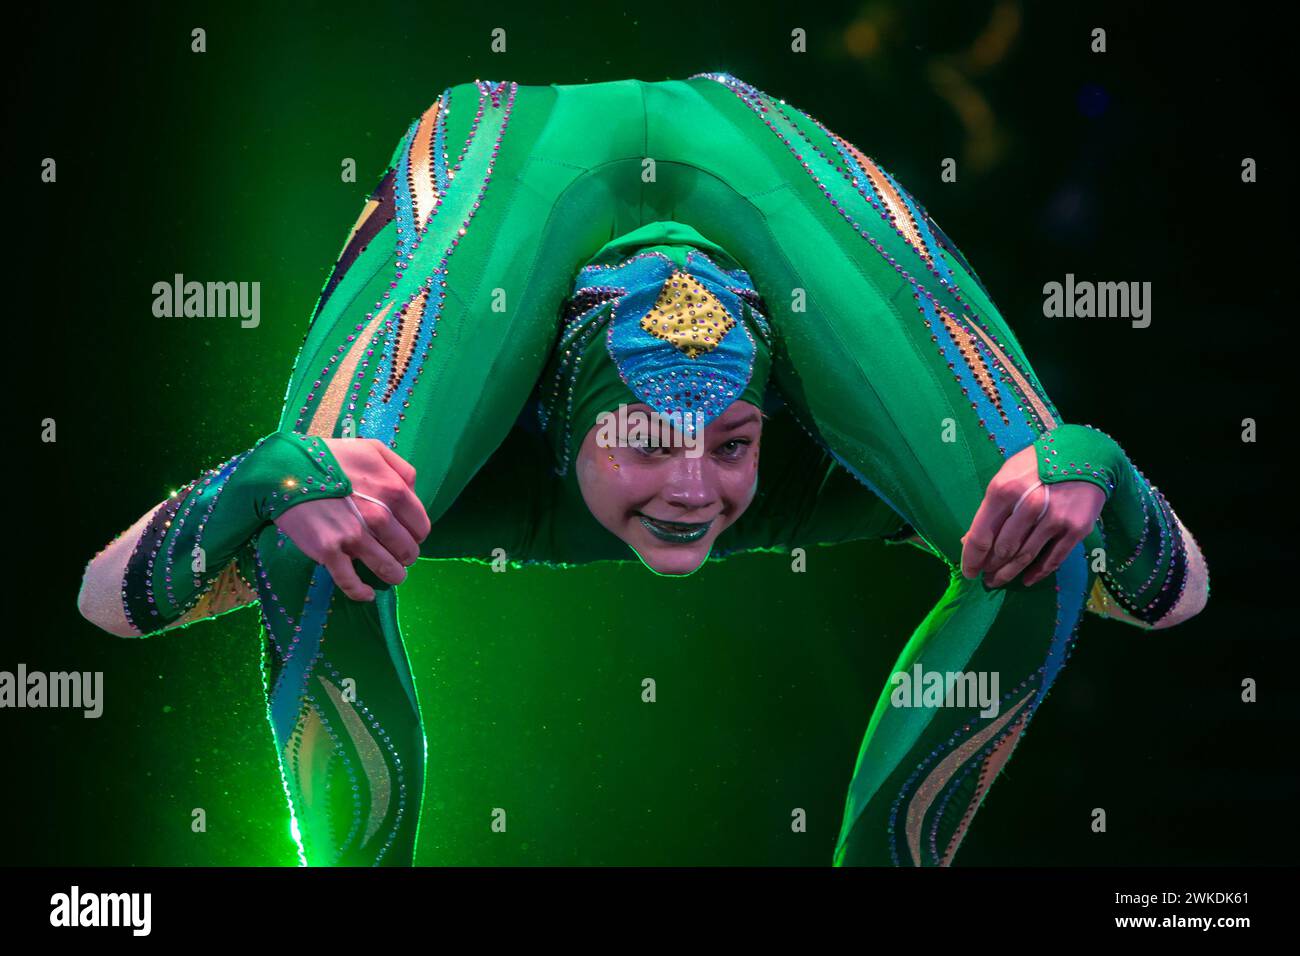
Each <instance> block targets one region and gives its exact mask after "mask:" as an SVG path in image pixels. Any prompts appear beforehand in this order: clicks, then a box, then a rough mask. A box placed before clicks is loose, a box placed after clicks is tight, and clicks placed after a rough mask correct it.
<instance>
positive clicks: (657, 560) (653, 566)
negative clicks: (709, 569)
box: [633, 544, 713, 577]
mask: <svg viewBox="0 0 1300 956" xmlns="http://www.w3.org/2000/svg"><path fill="white" fill-rule="evenodd" d="M633 550H636V553H637V557H639V558H640V559H641V560H642V562H644V564H645V566H646V567H648V568H649V569H650V570H651V571H654V572H655V573H656V574H663V575H669V576H675V577H683V576H685V575H687V574H691V573H693V572H695V571H698V570H699V569H700V567H701V566H702V565H703V564H704V562H705V561H707V560H708V557H709V554H710V552H712V550H713V546H712V545H711V544H710V545H709V546H708V547H706V548H692V549H691V550H689V551H687V550H684V549H679V548H671V549H659V548H655V549H654V550H647V551H645V552H642V551H639V550H637V549H635V548H634V549H633Z"/></svg>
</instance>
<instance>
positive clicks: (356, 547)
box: [343, 533, 406, 584]
mask: <svg viewBox="0 0 1300 956" xmlns="http://www.w3.org/2000/svg"><path fill="white" fill-rule="evenodd" d="M343 553H344V554H346V555H351V556H352V557H354V558H357V559H358V560H359V561H361V563H362V564H364V565H365V566H366V567H368V568H369V569H370V570H371V571H373V572H374V574H375V577H377V578H379V580H381V581H383V582H385V583H386V584H401V583H402V582H403V581H405V580H406V568H404V567H403V566H402V564H401V562H400V561H398V560H397V559H396V558H395V557H393V556H392V554H390V553H389V552H388V550H387V549H386V548H384V546H383V545H381V544H380V543H379V541H378V539H376V538H375V537H374V535H372V534H369V533H364V534H361V535H357V536H356V537H355V538H354V539H352V540H350V541H348V542H347V543H346V544H345V545H344V547H343Z"/></svg>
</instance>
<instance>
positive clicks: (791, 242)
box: [79, 73, 1209, 866]
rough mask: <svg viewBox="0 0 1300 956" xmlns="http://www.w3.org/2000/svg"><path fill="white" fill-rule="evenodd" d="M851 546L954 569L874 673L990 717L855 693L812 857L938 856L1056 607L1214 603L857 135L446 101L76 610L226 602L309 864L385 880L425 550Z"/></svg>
mask: <svg viewBox="0 0 1300 956" xmlns="http://www.w3.org/2000/svg"><path fill="white" fill-rule="evenodd" d="M575 277H576V279H575ZM604 413H613V415H612V417H611V416H609V415H605V414H604ZM646 421H651V422H664V423H669V422H671V423H672V425H671V426H669V427H666V428H665V429H663V430H661V431H658V432H655V431H654V430H650V431H647V430H645V429H644V428H639V427H638V426H637V424H636V423H641V424H642V425H644V423H645V422H646ZM620 423H621V424H620ZM602 427H603V430H602ZM760 445H761V447H762V450H763V454H762V456H761V458H762V462H763V464H762V466H761V467H760V466H759V460H760V454H759V451H760ZM864 537H865V538H883V539H887V540H890V541H904V540H908V541H911V542H912V543H914V544H917V545H918V546H921V547H924V548H925V549H926V550H928V551H930V552H932V553H933V554H934V555H935V556H936V557H937V558H938V559H939V560H942V561H944V562H945V563H946V564H947V565H948V567H949V569H950V571H951V579H950V584H949V587H948V589H947V591H946V593H944V594H943V595H941V596H939V600H938V603H937V604H936V606H935V608H934V610H933V611H931V613H930V614H929V615H928V616H927V617H926V618H925V619H924V621H923V622H922V623H921V624H920V626H919V627H918V629H917V630H916V632H915V633H914V634H913V636H912V638H911V640H909V641H908V642H907V643H906V646H904V647H903V648H901V653H900V656H899V658H898V661H897V664H896V666H895V670H896V672H911V671H912V669H913V666H914V665H916V664H920V665H922V666H923V668H924V669H925V670H926V671H938V672H945V673H947V672H968V673H971V672H991V673H996V674H997V675H999V687H1000V695H999V696H1000V700H999V701H998V706H997V707H996V708H993V710H995V711H996V712H995V713H992V714H991V715H990V713H989V712H987V711H979V710H974V709H971V708H962V707H955V706H953V707H950V706H942V705H941V704H940V703H938V702H934V701H929V700H927V701H926V706H922V707H895V706H893V705H892V704H891V693H890V691H891V686H887V687H886V688H885V692H884V693H883V694H882V695H881V697H880V700H879V702H878V704H877V705H876V708H875V710H874V713H872V714H870V715H869V719H868V715H865V714H864V720H866V722H867V729H866V736H865V739H864V740H863V743H862V748H861V751H860V752H859V754H858V758H857V763H856V766H855V768H854V771H853V776H852V781H851V783H850V787H849V793H848V798H847V801H846V807H845V814H844V820H843V824H842V827H841V831H840V836H839V840H838V841H837V845H836V846H835V847H834V848H831V847H829V846H828V847H827V851H828V860H829V861H833V862H835V863H837V864H880V865H889V864H894V865H902V866H932V865H946V864H949V863H950V862H951V861H952V860H953V857H954V854H955V852H956V850H957V848H958V846H959V845H960V843H961V841H962V838H963V836H964V835H965V833H966V832H967V829H968V827H969V825H970V823H971V820H972V818H973V816H974V815H975V812H976V810H977V809H978V808H979V806H980V805H981V803H982V802H983V800H984V798H985V795H986V792H987V790H988V788H989V787H990V785H991V784H992V782H993V780H994V779H995V777H996V776H997V774H998V772H999V771H1000V770H1001V769H1002V768H1003V767H1004V766H1005V764H1006V762H1007V760H1008V759H1009V758H1010V756H1011V754H1012V751H1013V750H1014V749H1015V747H1016V744H1017V742H1018V741H1019V740H1020V738H1021V737H1022V736H1023V734H1024V733H1025V729H1026V727H1027V726H1028V724H1029V722H1030V721H1031V720H1032V718H1033V715H1034V714H1035V712H1036V711H1037V710H1038V707H1039V706H1040V705H1041V704H1042V702H1043V700H1044V698H1045V697H1046V695H1047V693H1048V690H1049V689H1050V688H1051V686H1052V684H1053V681H1054V680H1055V679H1056V677H1057V675H1058V673H1059V672H1060V670H1061V667H1062V666H1063V664H1064V663H1065V661H1066V658H1067V656H1068V655H1069V651H1070V647H1071V644H1072V641H1073V639H1074V634H1075V631H1076V628H1077V626H1078V623H1079V621H1080V618H1081V616H1082V614H1083V612H1084V611H1085V610H1089V611H1093V612H1095V613H1097V614H1100V615H1104V616H1107V617H1110V618H1114V619H1117V620H1119V621H1122V622H1125V623H1127V624H1130V625H1136V626H1138V627H1142V628H1163V627H1169V626H1171V625H1173V624H1177V623H1178V622H1180V621H1183V620H1185V619H1186V618H1188V617H1190V616H1191V615H1194V614H1196V613H1197V612H1198V611H1200V609H1201V608H1202V607H1203V606H1204V604H1205V602H1206V599H1207V596H1208V591H1209V587H1208V576H1207V572H1206V566H1205V561H1204V559H1203V557H1202V555H1201V553H1200V550H1199V549H1198V547H1197V545H1196V542H1195V541H1194V540H1193V538H1192V536H1191V534H1190V533H1189V532H1188V531H1187V529H1186V528H1185V527H1184V526H1183V524H1182V523H1181V522H1180V521H1179V519H1178V517H1177V515H1175V513H1174V511H1173V509H1172V508H1171V507H1170V505H1169V503H1168V502H1166V501H1165V499H1164V498H1163V496H1162V495H1161V494H1160V493H1159V491H1158V490H1157V489H1156V488H1155V486H1153V485H1152V484H1150V483H1149V482H1148V481H1147V480H1146V478H1145V477H1144V476H1143V475H1142V473H1141V472H1140V471H1138V470H1137V468H1136V467H1134V465H1133V464H1132V463H1131V462H1130V460H1129V458H1128V457H1127V455H1126V454H1125V453H1124V451H1123V450H1122V449H1121V448H1120V447H1119V445H1118V444H1116V442H1115V441H1113V440H1112V439H1111V438H1110V437H1108V436H1107V435H1106V434H1104V433H1102V432H1101V431H1099V430H1096V429H1093V428H1091V427H1089V426H1086V425H1081V424H1071V423H1067V422H1066V421H1064V420H1063V418H1062V416H1061V414H1060V413H1059V412H1058V411H1057V409H1056V408H1055V406H1054V405H1053V404H1052V402H1051V400H1050V399H1049V398H1048V396H1047V394H1046V392H1045V391H1044V390H1043V387H1042V385H1041V383H1040V382H1039V381H1038V378H1037V376H1036V375H1035V374H1034V370H1033V368H1032V367H1031V366H1030V364H1029V362H1028V360H1027V359H1026V358H1025V356H1024V354H1023V353H1022V352H1021V350H1020V347H1019V345H1018V343H1017V341H1016V338H1015V336H1014V335H1012V333H1011V330H1010V329H1009V328H1008V327H1007V325H1006V323H1005V322H1004V321H1003V319H1002V317H1001V316H1000V315H999V313H998V311H997V309H996V308H995V307H994V305H993V303H992V301H991V300H990V298H989V296H988V294H987V292H986V291H985V289H984V288H983V286H982V285H981V283H980V281H979V279H978V278H977V277H976V275H975V273H974V272H973V271H972V270H971V268H970V267H969V266H968V265H967V264H966V261H965V259H964V258H963V257H962V255H961V253H960V252H958V250H957V249H956V247H955V246H954V245H953V243H952V242H951V241H950V240H949V239H948V238H947V237H946V236H945V235H944V234H943V232H941V231H940V229H939V227H938V226H937V225H936V224H935V222H934V221H933V219H931V217H930V216H929V215H928V214H927V213H926V211H925V209H924V208H923V207H922V206H921V205H920V204H919V203H917V201H916V200H915V199H914V198H913V197H912V196H911V195H909V194H908V193H907V192H906V191H904V189H903V188H902V187H901V186H900V185H899V183H898V182H897V181H895V179H894V178H893V177H892V176H891V175H890V174H889V173H888V172H886V171H885V170H884V169H883V168H881V166H880V165H879V164H877V163H875V162H873V161H872V160H871V159H870V158H869V157H867V156H866V155H864V154H863V153H862V152H861V151H860V150H859V149H857V148H856V147H855V146H854V145H853V144H851V143H849V142H847V141H846V140H844V139H843V138H841V137H840V136H838V135H836V134H835V133H834V132H833V131H831V130H830V129H828V128H827V127H825V126H824V125H822V124H821V123H819V122H818V121H817V120H816V119H814V118H813V117H812V116H810V115H809V114H807V113H805V112H803V111H801V110H799V109H796V108H795V107H794V106H792V105H790V104H788V103H786V102H784V101H783V100H779V99H775V98H773V97H772V96H770V95H769V94H767V93H765V92H763V91H761V90H759V89H756V88H755V87H752V86H750V85H748V84H746V83H744V82H742V81H741V80H739V79H737V78H736V77H734V76H731V75H729V74H726V73H702V74H697V75H695V76H692V77H690V78H689V79H686V80H674V81H666V82H656V83H646V82H641V81H637V80H624V81H619V82H607V83H594V84H587V85H573V86H556V85H551V86H521V85H519V84H516V83H509V82H500V83H496V82H486V81H475V82H472V83H464V84H461V85H458V86H453V87H451V88H450V89H447V90H446V91H444V92H443V93H442V95H441V96H439V97H438V98H437V99H436V100H435V101H434V103H433V105H432V106H430V107H429V109H428V110H427V111H426V112H425V113H424V114H423V115H422V116H420V117H418V118H416V119H415V120H414V121H413V122H412V123H411V124H410V126H409V128H408V129H407V131H406V133H405V135H404V136H403V137H402V140H401V142H400V143H399V144H398V146H397V149H396V151H395V152H394V153H393V156H392V160H391V162H390V164H389V168H388V170H387V172H386V173H385V175H384V176H383V178H382V181H381V182H380V183H379V186H378V188H377V189H375V191H374V193H373V195H372V196H371V198H370V200H369V202H368V203H367V204H366V206H365V208H364V209H363V210H362V212H361V216H360V218H359V220H358V221H357V223H356V225H355V226H354V228H353V230H352V233H351V235H350V236H349V238H348V240H347V242H346V243H345V245H344V248H343V251H342V254H341V256H340V258H339V261H338V263H337V264H336V266H335V268H334V269H333V272H332V273H331V275H330V278H329V280H328V282H327V283H326V285H325V287H324V289H323V290H322V293H321V296H320V299H319V302H318V304H317V306H316V310H315V314H314V316H313V319H312V321H311V324H310V326H309V328H308V330H307V334H306V338H305V340H304V343H303V346H302V349H301V351H300V352H299V354H298V358H297V361H296V364H295V366H294V371H293V375H292V378H291V380H290V382H289V386H288V389H287V393H286V400H285V405H284V408H283V412H282V415H281V419H280V422H279V426H278V428H277V429H276V430H275V431H274V432H271V433H270V434H268V435H267V436H266V437H265V438H263V439H262V440H261V441H259V442H258V444H257V445H256V446H255V447H254V448H252V449H251V450H249V451H246V452H243V453H242V454H237V455H235V456H234V457H232V458H229V459H227V460H225V461H223V462H221V463H220V464H217V465H216V466H215V467H214V468H212V469H211V470H209V471H206V472H204V473H202V474H201V475H200V476H199V477H198V478H196V479H194V480H193V481H192V482H190V483H189V484H186V485H185V486H184V487H182V488H181V490H180V491H178V492H177V493H176V494H174V495H173V496H171V497H170V498H168V499H167V500H166V501H163V502H162V503H161V504H159V505H157V506H156V507H154V508H152V509H150V510H149V511H148V512H147V513H146V514H145V515H143V516H142V517H141V518H140V519H139V520H138V521H137V522H136V523H135V524H133V525H132V526H131V527H130V528H128V529H127V530H126V531H125V532H123V533H122V534H121V535H119V536H118V537H117V538H115V539H114V540H113V541H112V542H110V543H109V544H108V545H107V546H106V547H105V549H104V550H103V551H101V552H100V553H99V554H98V555H96V556H95V557H94V558H93V559H92V560H91V561H90V563H89V564H88V565H87V569H86V574H85V579H84V581H83V584H82V589H81V595H80V599H79V603H80V608H81V610H82V613H83V614H84V615H85V616H86V617H87V618H88V619H90V620H91V621H94V622H95V623H96V624H98V625H99V626H101V627H103V628H104V629H106V630H108V631H110V632H112V633H114V634H119V635H122V636H148V635H154V634H158V633H161V632H163V631H166V630H169V629H172V628H175V627H181V626H185V625H189V624H192V623H194V622H197V621H200V620H203V619H205V618H210V617H213V616H215V615H218V614H222V613H224V612H226V611H229V610H231V609H233V608H236V607H239V606H242V605H248V604H257V605H258V606H259V607H260V614H261V620H262V627H263V635H264V641H263V648H264V658H263V660H264V666H263V673H264V678H265V688H266V695H267V708H268V717H269V720H270V723H271V727H272V730H273V733H274V737H275V743H276V746H277V749H278V753H279V757H280V762H281V769H282V771H283V776H284V780H285V789H286V795H287V797H288V798H289V806H290V811H291V819H292V823H293V833H294V835H295V837H296V839H297V841H298V846H299V853H300V859H301V862H303V863H304V864H311V865H329V864H335V865H367V866H368V865H375V864H382V865H403V864H409V863H410V862H411V861H412V859H413V854H414V850H415V844H416V831H417V825H418V822H419V811H420V798H421V794H422V791H423V787H424V781H425V775H426V768H425V765H424V764H425V744H424V733H425V729H424V728H423V726H422V725H421V721H420V712H419V703H418V699H417V695H416V690H415V684H416V679H417V678H419V677H420V676H421V675H418V674H417V675H413V674H412V673H411V671H410V668H409V666H408V662H407V656H406V652H405V648H404V646H403V641H402V636H401V634H400V633H399V631H398V623H397V598H396V590H395V589H394V587H393V586H394V585H398V584H400V583H401V581H402V580H404V578H405V576H406V573H407V568H408V567H410V566H411V565H412V564H414V562H415V561H416V559H417V558H419V557H420V556H424V557H426V558H435V559H436V558H462V559H463V558H471V559H482V560H492V559H493V558H497V559H500V558H501V557H502V556H504V557H505V558H506V559H508V560H510V561H519V562H534V561H544V562H548V563H552V564H557V565H565V564H577V563H582V562H586V561H598V560H640V561H641V562H642V563H644V564H645V565H646V566H647V567H648V568H649V569H650V570H652V571H653V572H656V573H659V574H664V575H684V574H689V573H691V572H692V571H694V570H695V569H696V568H698V567H699V566H700V565H701V564H702V563H703V562H704V561H705V560H706V559H709V558H710V557H712V558H721V557H724V556H725V555H727V554H731V553H735V552H737V551H744V550H750V549H754V548H791V547H793V546H796V545H800V544H812V543H832V542H835V541H841V540H851V539H854V538H864ZM352 688H355V693H352V692H351V689H352ZM429 731H430V732H431V733H437V732H438V728H436V727H432V728H429ZM848 756H849V755H847V754H846V755H845V757H846V772H847V766H848V760H847V758H848ZM432 771H433V772H436V768H432ZM832 849H833V851H834V852H833V855H832V854H831V852H830V851H831V850H832Z"/></svg>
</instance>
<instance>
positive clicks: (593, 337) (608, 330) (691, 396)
mask: <svg viewBox="0 0 1300 956" xmlns="http://www.w3.org/2000/svg"><path fill="white" fill-rule="evenodd" d="M638 243H639V244H640V251H638V252H637V253H636V254H634V255H626V250H627V249H628V248H629V247H630V246H634V245H636V244H638ZM650 243H654V244H650ZM698 247H704V248H709V249H712V250H715V254H717V255H718V257H719V258H725V259H728V260H729V259H730V257H729V256H727V255H726V253H725V250H722V249H721V248H720V247H718V246H716V245H715V244H713V243H710V242H708V241H707V240H705V239H703V237H701V236H699V234H698V233H696V232H695V231H694V230H693V229H690V227H687V226H682V225H681V224H679V223H652V224H650V226H648V227H642V228H641V229H639V230H637V231H636V232H634V233H630V234H629V235H628V236H625V237H622V238H621V239H620V240H616V241H615V242H612V243H610V244H608V245H607V246H606V247H605V248H604V249H602V250H601V252H600V253H599V254H597V256H596V257H594V258H593V260H592V262H590V263H589V264H588V265H586V266H584V267H583V268H582V270H581V271H580V272H579V273H578V276H577V279H576V280H575V282H574V290H573V294H572V296H571V298H570V300H569V303H568V306H567V308H566V315H565V320H564V325H563V328H562V330H561V333H560V339H559V342H558V344H557V346H556V350H555V356H554V358H553V359H552V362H551V365H550V366H549V367H548V369H547V373H546V375H545V377H544V378H543V382H542V385H543V393H542V423H543V425H544V426H545V427H546V428H547V430H548V432H549V433H550V434H551V436H552V446H553V447H554V448H555V451H556V457H557V460H558V462H559V467H558V469H557V470H558V471H559V473H561V474H563V473H565V471H566V470H567V468H568V465H569V463H570V462H571V460H572V453H573V451H574V449H575V447H576V445H577V444H580V443H581V441H582V436H585V434H586V431H587V429H589V428H590V427H591V426H592V425H594V424H595V423H596V417H597V416H598V415H599V414H600V413H601V412H606V411H614V410H615V409H616V408H617V407H618V405H619V404H621V403H626V404H633V403H637V402H643V403H644V404H646V405H648V406H650V407H651V408H652V409H654V410H655V411H656V412H659V413H661V414H663V415H667V416H676V415H678V414H680V415H681V421H682V425H683V427H684V429H685V430H686V431H687V432H692V431H694V429H695V428H696V427H697V421H696V417H697V416H698V427H700V428H703V427H705V426H707V425H708V423H709V422H711V421H713V420H714V419H715V418H717V417H718V416H719V415H721V414H722V413H723V412H725V411H726V410H727V408H728V407H730V405H731V404H732V402H734V401H736V400H737V399H744V400H746V401H749V402H751V403H753V404H754V405H758V406H760V407H761V406H762V403H763V390H764V387H765V385H766V383H767V374H768V369H769V368H770V350H771V331H770V328H769V326H768V323H767V319H766V316H765V315H764V308H763V304H762V299H761V298H760V297H759V294H758V291H757V290H756V289H755V288H754V284H753V282H752V280H751V279H750V277H749V276H748V275H747V274H746V273H745V271H744V270H743V269H741V268H734V269H727V268H723V267H722V266H720V265H719V264H718V263H716V262H715V261H714V260H713V259H712V258H710V257H709V256H708V255H706V254H705V253H704V252H702V251H701V250H700V248H698ZM620 251H622V252H623V253H624V255H623V257H622V258H621V260H620V261H616V262H612V263H610V262H605V261H602V260H604V259H608V258H610V257H611V253H618V252H620ZM674 420H676V419H675V418H674ZM575 426H577V427H575ZM575 432H580V433H579V434H577V435H575Z"/></svg>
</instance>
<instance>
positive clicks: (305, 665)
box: [271, 565, 334, 744]
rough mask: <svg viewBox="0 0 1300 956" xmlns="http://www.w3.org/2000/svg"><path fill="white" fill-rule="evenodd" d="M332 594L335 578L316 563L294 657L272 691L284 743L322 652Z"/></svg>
mask: <svg viewBox="0 0 1300 956" xmlns="http://www.w3.org/2000/svg"><path fill="white" fill-rule="evenodd" d="M333 596H334V579H333V578H331V577H330V575H329V572H328V571H327V570H325V567H324V566H323V565H317V566H316V569H315V571H314V572H313V573H312V578H311V587H310V588H308V590H307V602H306V606H305V607H304V609H303V613H302V617H301V618H300V619H299V624H300V625H301V630H300V631H299V632H298V633H297V634H296V635H295V636H294V638H293V640H294V643H293V644H292V645H290V646H291V656H290V657H289V659H288V660H287V661H286V662H285V663H284V667H283V668H282V669H281V671H280V677H279V680H278V681H277V682H276V685H275V688H274V689H273V690H272V691H271V725H272V726H273V727H274V728H275V734H276V739H277V740H278V741H280V742H281V744H283V742H284V741H286V740H288V739H289V735H290V734H292V733H293V728H294V725H295V724H297V722H298V714H299V713H300V712H301V710H302V698H303V696H304V695H305V694H306V693H307V681H308V679H309V678H310V677H311V668H312V666H313V665H314V664H315V663H316V657H317V656H318V655H319V654H320V647H321V637H322V635H323V634H324V633H325V620H326V615H327V614H328V612H329V606H330V600H331V599H332V598H333Z"/></svg>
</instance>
